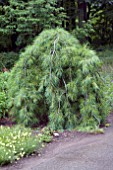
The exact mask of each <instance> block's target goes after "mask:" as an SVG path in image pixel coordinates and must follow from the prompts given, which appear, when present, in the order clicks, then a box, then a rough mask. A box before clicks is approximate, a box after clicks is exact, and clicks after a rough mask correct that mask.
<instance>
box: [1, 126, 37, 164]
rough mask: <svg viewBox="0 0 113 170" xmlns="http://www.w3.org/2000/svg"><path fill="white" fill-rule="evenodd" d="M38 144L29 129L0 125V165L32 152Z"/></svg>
mask: <svg viewBox="0 0 113 170" xmlns="http://www.w3.org/2000/svg"><path fill="white" fill-rule="evenodd" d="M39 146H40V142H39V140H38V138H37V136H33V135H32V133H31V130H30V129H26V128H24V127H20V126H14V127H12V128H10V127H3V126H1V127H0V165H4V164H7V163H12V162H13V161H14V160H19V159H20V158H21V157H23V156H25V155H29V154H31V153H33V152H34V151H35V150H36V149H37V148H38V147H39Z"/></svg>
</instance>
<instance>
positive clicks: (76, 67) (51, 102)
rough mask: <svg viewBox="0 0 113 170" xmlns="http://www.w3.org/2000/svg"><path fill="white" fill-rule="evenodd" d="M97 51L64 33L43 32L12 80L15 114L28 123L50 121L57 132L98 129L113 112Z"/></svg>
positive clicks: (20, 63)
mask: <svg viewBox="0 0 113 170" xmlns="http://www.w3.org/2000/svg"><path fill="white" fill-rule="evenodd" d="M100 66H101V62H100V60H99V58H98V57H97V55H96V53H95V52H94V51H93V50H90V49H89V48H88V47H87V46H81V45H80V44H79V42H78V40H77V39H75V38H74V37H73V36H72V35H70V34H69V33H68V32H66V31H64V30H63V29H59V28H57V29H51V30H46V31H44V32H42V33H41V34H40V35H39V36H38V37H37V38H36V40H35V41H34V43H33V45H32V46H30V47H27V48H26V50H25V52H24V53H22V54H21V56H20V60H19V61H18V62H17V64H16V66H15V67H14V68H13V70H12V73H11V76H10V78H9V96H10V101H11V102H10V105H11V107H12V109H11V112H12V113H13V114H14V116H16V118H17V120H19V121H21V122H24V123H25V124H28V123H30V122H33V119H32V118H36V117H37V118H38V120H39V121H42V120H41V119H44V118H45V117H48V119H49V125H50V127H51V128H52V129H67V128H69V129H72V128H74V127H76V126H77V125H82V126H93V127H94V126H98V125H100V123H102V122H104V121H105V117H106V115H107V113H108V107H107V105H106V100H105V97H104V95H103V91H102V88H103V82H102V80H101V78H100V76H99V73H98V69H99V68H100Z"/></svg>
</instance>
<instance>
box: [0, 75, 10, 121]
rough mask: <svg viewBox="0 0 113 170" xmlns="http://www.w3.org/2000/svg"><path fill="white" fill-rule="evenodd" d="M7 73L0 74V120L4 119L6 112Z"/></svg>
mask: <svg viewBox="0 0 113 170" xmlns="http://www.w3.org/2000/svg"><path fill="white" fill-rule="evenodd" d="M8 77H9V73H8V72H4V73H0V118H2V117H5V115H6V113H7V112H8V92H7V79H8Z"/></svg>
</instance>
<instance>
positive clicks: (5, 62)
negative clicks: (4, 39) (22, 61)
mask: <svg viewBox="0 0 113 170" xmlns="http://www.w3.org/2000/svg"><path fill="white" fill-rule="evenodd" d="M18 56H19V55H18V54H17V53H15V52H7V53H6V52H2V53H0V71H4V70H3V68H7V69H11V68H12V67H13V66H14V64H15V62H16V61H17V60H18Z"/></svg>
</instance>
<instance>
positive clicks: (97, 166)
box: [0, 114, 113, 170]
mask: <svg viewBox="0 0 113 170" xmlns="http://www.w3.org/2000/svg"><path fill="white" fill-rule="evenodd" d="M108 121H109V122H110V123H111V126H110V127H109V128H106V129H105V133H104V134H97V135H95V134H87V133H79V132H75V131H73V132H68V131H67V132H65V133H61V134H60V137H58V138H54V140H53V142H52V143H50V144H48V145H47V146H46V148H45V149H44V150H43V151H42V152H41V154H39V155H35V156H31V157H28V158H23V159H21V160H20V161H18V162H17V163H14V164H12V165H8V166H5V167H1V168H0V170H113V114H111V116H110V117H109V120H108Z"/></svg>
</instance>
